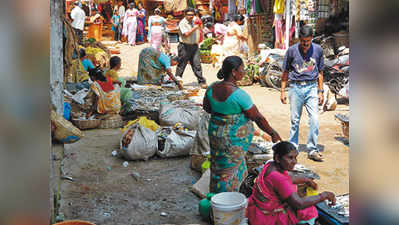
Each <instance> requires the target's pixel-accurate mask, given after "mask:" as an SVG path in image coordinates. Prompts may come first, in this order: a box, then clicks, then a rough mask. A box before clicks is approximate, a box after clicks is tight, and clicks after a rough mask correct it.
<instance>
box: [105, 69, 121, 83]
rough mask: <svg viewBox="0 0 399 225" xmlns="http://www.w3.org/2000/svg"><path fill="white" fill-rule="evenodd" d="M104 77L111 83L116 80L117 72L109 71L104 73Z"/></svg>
mask: <svg viewBox="0 0 399 225" xmlns="http://www.w3.org/2000/svg"><path fill="white" fill-rule="evenodd" d="M105 77H109V78H110V79H111V80H112V81H116V80H118V77H119V76H118V72H117V71H116V70H114V69H110V70H108V71H107V72H106V73H105Z"/></svg>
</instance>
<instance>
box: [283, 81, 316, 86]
mask: <svg viewBox="0 0 399 225" xmlns="http://www.w3.org/2000/svg"><path fill="white" fill-rule="evenodd" d="M316 81H317V80H290V83H293V84H300V85H306V84H312V83H316Z"/></svg>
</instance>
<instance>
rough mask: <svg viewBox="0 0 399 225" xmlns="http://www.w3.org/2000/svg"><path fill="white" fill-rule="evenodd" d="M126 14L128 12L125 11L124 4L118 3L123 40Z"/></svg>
mask: <svg viewBox="0 0 399 225" xmlns="http://www.w3.org/2000/svg"><path fill="white" fill-rule="evenodd" d="M125 13H126V10H125V6H124V5H123V2H122V1H118V14H119V16H120V17H121V19H120V29H121V31H120V33H121V39H122V30H123V25H124V24H123V21H125Z"/></svg>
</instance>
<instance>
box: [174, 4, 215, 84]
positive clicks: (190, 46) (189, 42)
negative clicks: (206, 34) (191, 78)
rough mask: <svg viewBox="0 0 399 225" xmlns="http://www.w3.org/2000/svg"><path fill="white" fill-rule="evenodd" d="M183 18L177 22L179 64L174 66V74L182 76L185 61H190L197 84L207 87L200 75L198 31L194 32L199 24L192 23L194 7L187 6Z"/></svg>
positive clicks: (185, 64) (198, 27)
mask: <svg viewBox="0 0 399 225" xmlns="http://www.w3.org/2000/svg"><path fill="white" fill-rule="evenodd" d="M185 14H186V16H185V18H184V19H183V20H182V21H180V23H179V36H180V38H179V45H178V46H177V50H178V54H179V64H178V65H177V68H176V76H177V77H182V76H183V72H184V70H185V69H186V66H187V63H188V62H190V65H191V68H192V70H193V72H194V75H195V76H196V77H197V79H198V84H199V85H200V86H201V88H204V89H205V88H207V87H208V86H207V85H206V80H205V78H204V77H203V76H202V67H201V57H200V52H199V47H198V40H199V38H197V35H199V32H196V31H197V30H198V29H200V25H198V24H197V25H194V23H193V18H194V9H193V8H187V9H186V11H185Z"/></svg>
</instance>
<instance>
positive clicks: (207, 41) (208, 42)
mask: <svg viewBox="0 0 399 225" xmlns="http://www.w3.org/2000/svg"><path fill="white" fill-rule="evenodd" d="M213 44H215V39H213V38H206V39H205V40H204V41H203V42H202V44H201V45H200V50H211V49H212V45H213Z"/></svg>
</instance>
